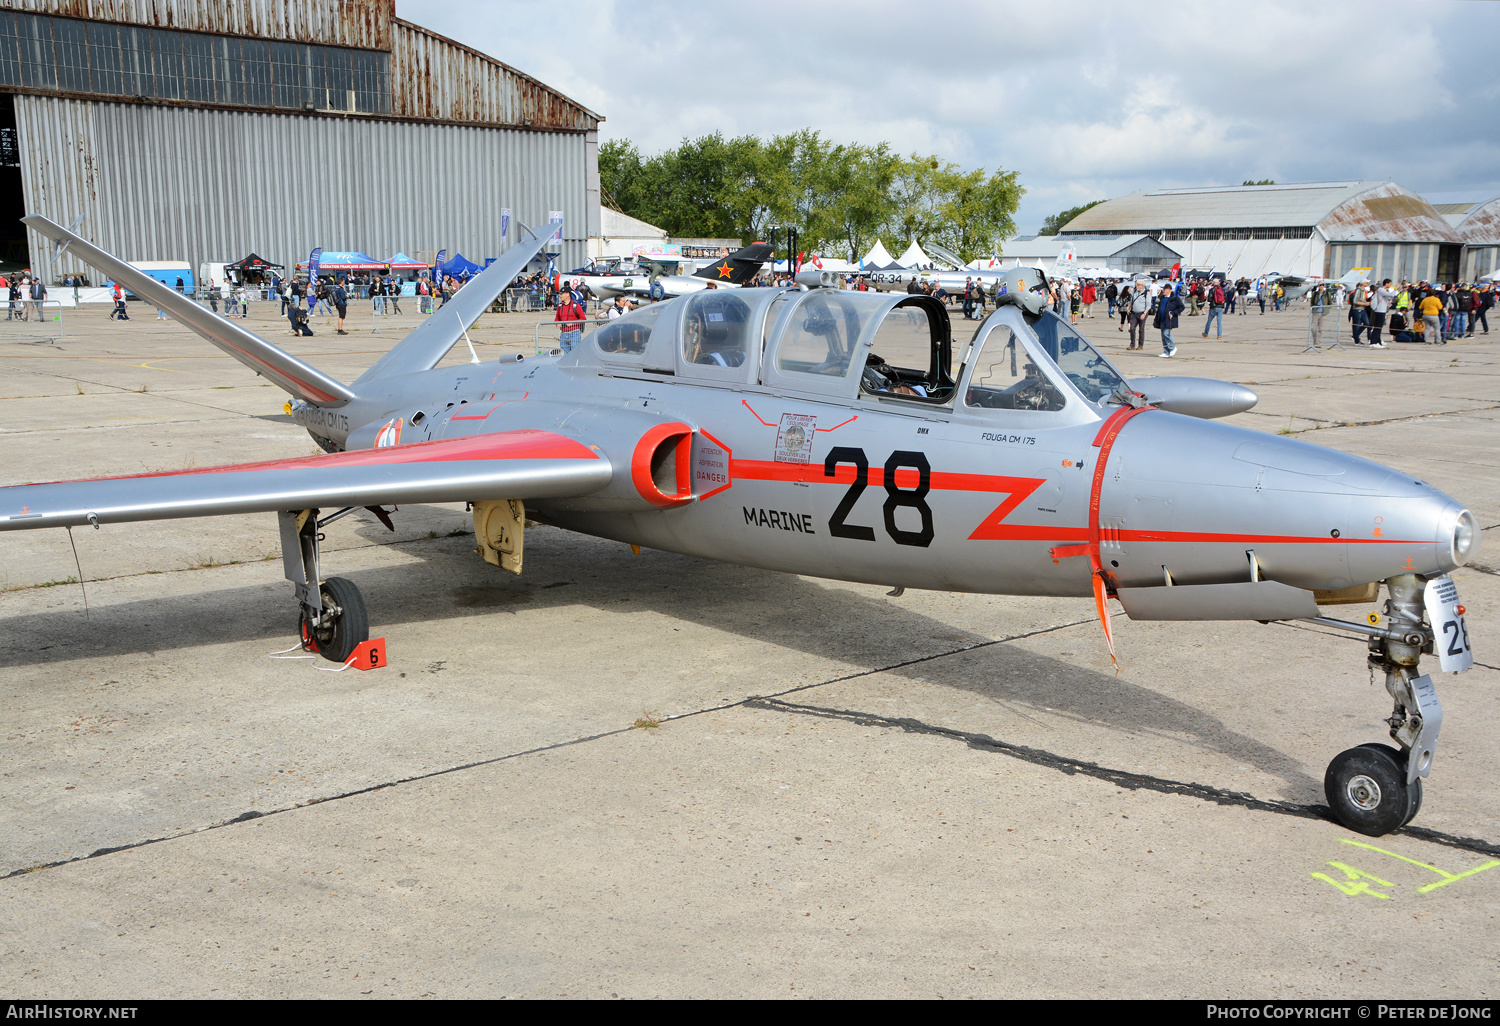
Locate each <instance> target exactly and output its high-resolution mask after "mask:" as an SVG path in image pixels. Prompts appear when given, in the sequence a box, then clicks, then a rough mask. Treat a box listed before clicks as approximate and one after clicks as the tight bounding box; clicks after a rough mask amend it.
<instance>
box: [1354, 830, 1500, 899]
mask: <svg viewBox="0 0 1500 1026" xmlns="http://www.w3.org/2000/svg"><path fill="white" fill-rule="evenodd" d="M1339 840H1341V841H1343V842H1344V843H1345V844H1352V845H1354V847H1356V848H1365V849H1368V850H1369V851H1378V852H1380V854H1382V855H1389V856H1390V857H1391V858H1393V859H1400V860H1401V861H1402V862H1410V863H1411V864H1412V865H1414V866H1421V867H1422V868H1423V869H1425V870H1428V871H1429V872H1433V873H1436V874H1437V875H1438V876H1440V877H1442V879H1441V880H1435V881H1433V882H1432V883H1430V884H1423V885H1422V886H1421V887H1418V888H1417V893H1418V894H1426V893H1427V892H1428V891H1435V890H1437V889H1438V888H1439V887H1447V886H1448V885H1449V884H1451V883H1457V882H1458V881H1459V880H1462V879H1463V878H1464V877H1466V876H1473V875H1474V874H1475V873H1483V872H1484V871H1485V870H1486V869H1494V868H1495V867H1496V866H1500V859H1490V861H1488V862H1486V863H1485V864H1484V865H1482V866H1475V867H1474V868H1473V869H1470V870H1467V871H1465V872H1462V873H1448V872H1445V871H1443V870H1441V869H1439V868H1438V867H1437V866H1434V865H1433V864H1432V863H1430V862H1419V861H1418V860H1416V859H1409V858H1407V857H1406V856H1405V855H1397V854H1396V853H1395V852H1393V851H1386V850H1385V849H1384V848H1377V847H1375V845H1373V844H1365V843H1364V842H1363V841H1351V840H1350V839H1349V838H1347V837H1341V838H1339ZM1333 864H1334V863H1330V865H1333Z"/></svg>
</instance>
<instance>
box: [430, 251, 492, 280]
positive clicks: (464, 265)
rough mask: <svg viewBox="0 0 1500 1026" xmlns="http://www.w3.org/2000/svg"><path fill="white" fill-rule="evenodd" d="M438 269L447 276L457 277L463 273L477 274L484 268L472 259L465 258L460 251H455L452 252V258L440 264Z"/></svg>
mask: <svg viewBox="0 0 1500 1026" xmlns="http://www.w3.org/2000/svg"><path fill="white" fill-rule="evenodd" d="M438 270H440V271H442V272H443V273H444V274H446V275H448V276H449V277H453V278H457V277H459V276H460V275H464V274H478V273H479V272H480V271H482V270H484V268H482V267H480V266H479V265H478V264H476V263H474V261H472V260H468V259H465V257H464V255H463V254H462V253H455V254H453V259H452V260H449V261H448V262H447V263H446V264H442V265H440V266H439V267H438Z"/></svg>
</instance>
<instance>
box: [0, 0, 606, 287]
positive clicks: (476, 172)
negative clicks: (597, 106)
mask: <svg viewBox="0 0 1500 1026" xmlns="http://www.w3.org/2000/svg"><path fill="white" fill-rule="evenodd" d="M600 120H602V119H601V118H600V116H599V115H598V114H595V113H593V112H592V111H590V110H588V109H587V108H585V107H583V106H582V105H581V104H579V103H577V102H575V101H573V100H571V99H569V98H568V97H566V96H563V95H562V94H561V93H558V92H556V91H555V90H553V89H550V88H548V87H547V86H545V85H543V84H542V83H540V82H538V81H536V80H535V79H533V78H530V77H529V76H527V75H524V74H522V73H521V72H519V71H516V70H515V69H514V68H511V67H508V66H507V65H505V64H502V63H501V62H500V61H497V60H495V59H494V58H492V57H489V56H486V55H485V54H482V53H480V52H478V51H477V50H474V49H471V48H470V47H467V46H464V45H463V44H462V43H458V42H455V41H454V40H451V39H447V38H444V37H443V36H440V35H437V34H435V33H432V32H429V31H427V30H426V29H424V28H422V27H420V26H418V25H414V24H412V23H410V22H406V21H402V20H401V19H400V18H397V17H396V16H395V6H394V0H0V165H3V166H0V255H3V256H5V257H6V258H7V259H9V260H12V261H16V262H21V261H23V260H24V261H25V262H27V263H28V264H29V265H30V266H31V267H33V268H36V269H38V270H39V271H41V272H42V273H43V274H48V273H49V271H50V274H51V275H59V274H66V273H72V272H76V271H82V272H84V273H86V274H88V273H92V272H91V271H89V270H88V269H87V268H85V267H84V266H83V265H82V264H81V262H79V261H77V260H74V259H73V258H71V257H69V256H68V255H67V254H64V255H63V257H62V258H61V259H59V260H58V261H57V262H56V263H54V264H50V265H49V263H48V255H49V253H50V249H51V247H50V243H46V242H45V240H43V239H42V238H41V237H39V236H37V235H36V234H35V233H32V232H29V231H27V230H26V229H25V228H24V226H22V225H19V224H17V219H18V218H19V217H20V216H21V215H22V214H23V212H32V213H40V214H44V215H46V216H48V217H50V218H52V219H53V220H54V221H59V222H61V223H63V224H69V223H72V222H73V221H74V220H75V219H81V220H79V231H80V233H81V234H83V235H85V236H86V237H89V238H91V239H93V240H95V241H97V242H98V243H99V244H100V245H101V246H103V247H104V248H105V249H107V250H110V251H111V252H114V253H116V254H118V255H119V256H121V257H123V258H125V259H127V260H181V259H185V260H187V261H188V262H189V263H190V264H191V265H192V266H193V267H197V266H199V265H200V264H202V263H204V262H208V261H229V260H235V259H238V258H240V257H243V256H244V255H246V254H247V253H250V252H251V251H254V252H256V253H259V254H260V255H261V256H264V257H268V258H270V259H272V260H274V261H275V262H277V263H282V264H285V265H287V266H288V267H290V266H292V265H293V264H295V263H296V262H297V261H299V260H302V261H305V260H306V259H307V255H308V252H309V251H310V250H311V249H312V248H313V247H315V246H326V247H328V248H330V249H349V250H363V251H364V252H366V253H369V254H371V255H372V256H374V257H376V258H377V259H384V258H385V257H388V256H390V255H392V254H394V253H396V252H398V251H402V250H404V251H405V252H407V253H409V254H411V255H413V256H417V257H423V256H431V255H433V254H435V253H436V252H437V251H438V250H440V249H446V250H448V252H449V254H450V255H451V254H453V253H457V252H461V253H463V254H464V255H465V256H467V257H470V258H471V259H474V260H476V261H477V260H482V259H483V258H484V257H486V256H496V255H498V254H499V253H500V252H501V251H502V250H503V249H505V247H506V244H507V243H508V242H514V241H515V240H516V238H518V234H517V233H518V231H519V230H520V229H519V224H520V223H521V222H524V223H525V224H526V225H529V226H535V225H538V224H545V223H546V222H548V220H549V219H550V215H551V212H553V211H561V212H562V215H563V239H562V242H561V244H560V245H557V246H555V247H553V248H554V249H556V250H557V251H559V253H560V256H559V265H560V266H566V267H573V266H577V265H578V264H581V263H583V261H584V258H585V255H586V252H587V248H588V246H587V240H588V239H589V238H590V237H597V236H598V235H599V162H598V128H599V122H600ZM502 208H509V209H510V210H511V211H512V220H511V223H510V225H509V233H508V234H509V238H508V239H507V238H505V237H503V236H502V232H501V228H502V224H501V211H502Z"/></svg>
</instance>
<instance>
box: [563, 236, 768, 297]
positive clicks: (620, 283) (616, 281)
mask: <svg viewBox="0 0 1500 1026" xmlns="http://www.w3.org/2000/svg"><path fill="white" fill-rule="evenodd" d="M770 259H771V247H770V246H769V245H767V244H766V243H764V242H752V243H751V244H750V245H748V246H746V247H744V248H743V249H739V250H736V251H735V252H733V253H731V254H729V255H728V256H726V257H720V258H719V259H718V260H715V261H714V262H713V263H711V264H709V265H708V266H706V267H700V268H698V270H696V271H694V272H693V273H692V274H670V273H668V267H667V264H666V263H665V262H663V261H661V260H656V259H653V258H650V257H639V258H637V262H638V263H640V264H642V265H643V266H644V267H646V268H647V274H646V275H621V276H619V277H604V278H599V279H594V278H590V279H587V281H588V284H589V288H590V289H591V290H592V291H593V292H594V294H595V295H598V296H601V297H603V298H604V299H613V298H614V297H615V296H634V297H636V298H638V299H646V298H649V299H674V298H676V297H677V296H685V295H688V294H689V293H693V292H699V291H701V290H703V289H706V288H708V287H709V284H710V283H712V284H713V285H714V286H715V287H716V288H720V289H725V288H730V289H737V288H739V287H740V286H742V285H744V284H745V283H746V282H749V281H753V280H754V278H755V276H756V275H757V274H759V273H760V269H761V267H762V266H763V265H764V264H765V262H766V261H767V260H770Z"/></svg>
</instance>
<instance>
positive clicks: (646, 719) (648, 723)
mask: <svg viewBox="0 0 1500 1026" xmlns="http://www.w3.org/2000/svg"><path fill="white" fill-rule="evenodd" d="M660 726H661V713H654V712H644V711H643V712H642V713H641V715H640V717H639V718H638V719H637V720H636V721H635V722H634V723H632V724H631V725H630V729H631V730H655V729H657V728H658V727H660Z"/></svg>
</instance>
